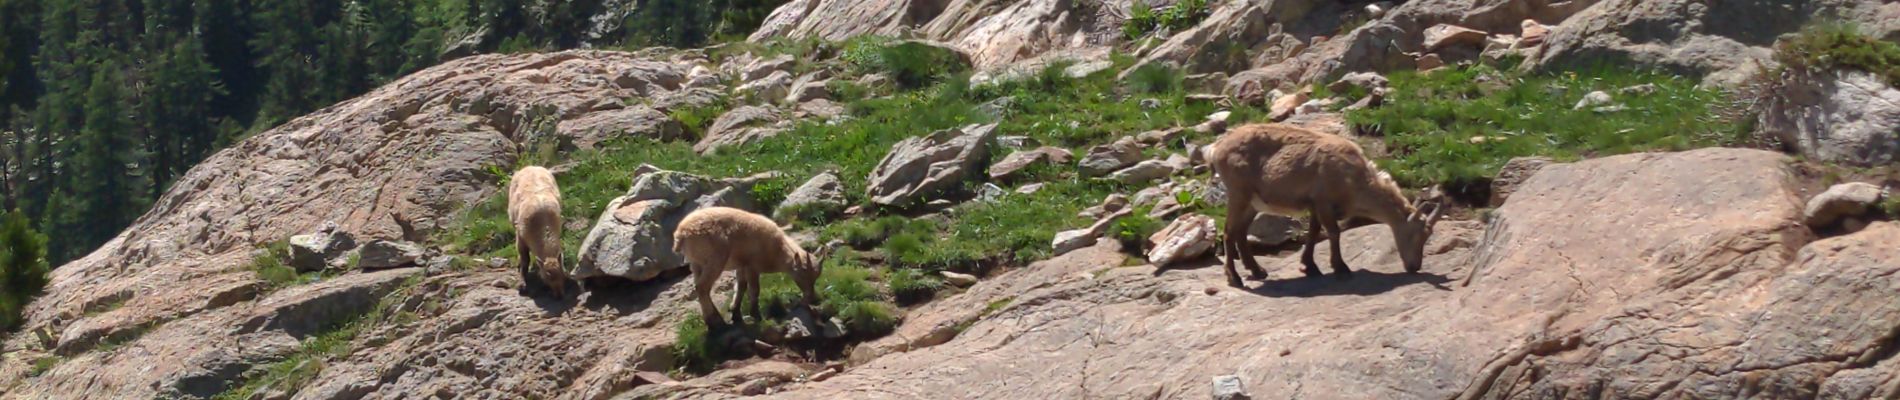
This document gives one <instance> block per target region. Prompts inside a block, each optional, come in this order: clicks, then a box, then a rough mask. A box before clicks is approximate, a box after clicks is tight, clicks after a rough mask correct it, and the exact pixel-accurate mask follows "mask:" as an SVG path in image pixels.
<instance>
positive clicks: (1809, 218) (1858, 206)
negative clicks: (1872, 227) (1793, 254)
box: [1801, 182, 1886, 229]
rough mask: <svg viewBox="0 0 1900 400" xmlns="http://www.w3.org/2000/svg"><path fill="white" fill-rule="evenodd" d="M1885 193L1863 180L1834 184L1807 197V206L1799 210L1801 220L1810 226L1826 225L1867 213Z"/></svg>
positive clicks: (1819, 227)
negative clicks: (1811, 196) (1819, 192)
mask: <svg viewBox="0 0 1900 400" xmlns="http://www.w3.org/2000/svg"><path fill="white" fill-rule="evenodd" d="M1885 195H1886V194H1885V191H1884V190H1882V189H1881V188H1880V187H1879V186H1874V185H1873V184H1870V183H1865V182H1849V183H1842V184H1838V185H1834V186H1833V187H1829V188H1827V191H1825V192H1821V194H1817V195H1814V198H1811V199H1808V206H1807V207H1806V208H1804V209H1803V210H1802V212H1801V215H1802V217H1801V220H1802V222H1803V223H1805V224H1807V225H1808V227H1810V228H1814V229H1821V228H1823V227H1828V226H1831V225H1834V223H1836V222H1840V221H1841V220H1843V219H1847V218H1852V217H1859V216H1861V215H1865V214H1867V211H1868V210H1871V209H1873V208H1874V205H1875V204H1879V203H1880V199H1881V197H1883V196H1885Z"/></svg>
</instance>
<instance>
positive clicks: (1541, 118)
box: [1346, 65, 1747, 187]
mask: <svg viewBox="0 0 1900 400" xmlns="http://www.w3.org/2000/svg"><path fill="white" fill-rule="evenodd" d="M1481 76H1482V77H1487V78H1488V79H1498V80H1502V81H1504V82H1505V83H1506V85H1504V86H1502V87H1493V88H1491V89H1486V88H1484V87H1482V85H1480V84H1478V83H1476V82H1477V81H1478V80H1479V79H1480V77H1481ZM1389 78H1390V79H1391V82H1392V90H1391V95H1390V96H1388V99H1387V100H1386V102H1385V104H1386V105H1385V106H1383V107H1379V108H1374V109H1368V110H1360V111H1354V112H1350V113H1348V114H1347V120H1348V121H1349V122H1351V123H1352V124H1354V125H1356V126H1361V127H1371V128H1373V129H1375V130H1377V131H1381V132H1383V133H1384V134H1385V142H1386V145H1387V146H1388V147H1389V149H1390V151H1391V153H1392V154H1391V158H1389V159H1383V160H1379V162H1380V165H1381V166H1382V167H1384V168H1386V170H1387V171H1390V172H1391V173H1392V175H1393V177H1394V178H1397V179H1398V180H1399V181H1400V183H1401V184H1403V185H1405V186H1408V187H1421V186H1426V185H1429V184H1435V183H1472V182H1484V181H1487V180H1488V179H1489V178H1490V177H1492V176H1493V175H1495V174H1496V172H1497V170H1498V168H1499V167H1500V166H1502V165H1503V164H1504V162H1505V161H1508V160H1510V159H1511V158H1512V157H1520V156H1531V155H1544V156H1551V157H1554V158H1557V159H1560V160H1571V159H1578V158H1585V157H1596V156H1603V155H1612V154H1621V153H1630V152H1640V151H1652V150H1682V149H1689V148H1696V147H1707V146H1716V145H1723V144H1732V143H1740V142H1742V141H1743V140H1745V139H1746V137H1747V132H1746V129H1745V128H1744V125H1745V124H1744V123H1743V122H1742V121H1739V120H1738V119H1736V118H1728V117H1724V116H1723V115H1724V114H1723V111H1724V110H1725V107H1727V104H1728V102H1729V101H1730V96H1729V95H1728V94H1727V93H1724V92H1721V91H1718V90H1714V89H1705V88H1698V87H1697V85H1696V82H1695V81H1692V80H1688V79H1684V78H1681V77H1677V76H1673V75H1670V74H1667V73H1661V72H1649V71H1630V70H1627V69H1613V68H1602V69H1592V70H1586V71H1583V72H1563V73H1551V74H1537V75H1518V74H1516V73H1512V72H1506V71H1502V70H1499V69H1497V68H1493V67H1491V66H1487V65H1477V66H1469V67H1458V68H1446V69H1441V70H1439V71H1435V72H1433V73H1428V74H1420V73H1415V72H1400V73H1396V74H1392V75H1391V76H1390V77H1389ZM1640 84H1654V85H1656V87H1657V89H1658V90H1657V91H1656V92H1655V93H1653V94H1649V95H1635V94H1618V93H1617V90H1618V89H1620V88H1625V87H1630V86H1636V85H1640ZM1599 90H1600V91H1604V92H1607V93H1611V94H1612V95H1613V96H1614V97H1615V103H1616V104H1619V105H1622V106H1624V107H1626V109H1625V110H1623V111H1617V112H1605V113H1599V112H1594V111H1592V110H1589V109H1585V110H1572V109H1571V108H1572V106H1574V105H1575V104H1576V103H1577V101H1578V100H1580V99H1581V98H1582V97H1583V96H1584V95H1585V94H1587V93H1590V92H1592V91H1599ZM1353 100H1357V99H1354V98H1350V96H1348V98H1347V101H1346V103H1351V102H1352V101H1353ZM1474 137H1483V138H1484V139H1483V142H1474V141H1473V139H1472V138H1474Z"/></svg>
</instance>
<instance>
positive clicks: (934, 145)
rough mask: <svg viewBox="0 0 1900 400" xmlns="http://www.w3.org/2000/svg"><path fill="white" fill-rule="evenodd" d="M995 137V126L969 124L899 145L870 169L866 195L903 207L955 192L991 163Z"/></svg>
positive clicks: (881, 201) (892, 147)
mask: <svg viewBox="0 0 1900 400" xmlns="http://www.w3.org/2000/svg"><path fill="white" fill-rule="evenodd" d="M995 134H996V124H989V125H966V126H964V127H962V128H958V129H946V130H942V131H937V132H934V133H931V134H929V135H926V136H920V137H913V138H910V139H904V141H901V142H897V144H896V145H893V146H891V151H890V153H889V154H887V155H885V156H884V160H883V161H880V162H878V164H877V167H876V168H874V169H872V170H871V176H870V180H869V181H868V182H869V187H867V188H865V192H866V193H865V194H866V195H867V196H869V197H870V198H871V201H872V202H874V203H877V204H879V205H884V206H902V205H909V204H912V203H915V202H919V201H920V200H925V199H926V198H927V197H928V196H934V195H937V194H939V193H942V192H943V191H945V190H949V189H954V188H956V187H958V186H960V185H962V184H963V181H964V180H965V179H969V178H970V177H972V176H974V174H976V173H978V172H976V171H981V168H983V165H984V164H987V163H988V162H989V159H990V142H992V141H994V138H995Z"/></svg>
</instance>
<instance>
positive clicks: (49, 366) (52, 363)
mask: <svg viewBox="0 0 1900 400" xmlns="http://www.w3.org/2000/svg"><path fill="white" fill-rule="evenodd" d="M61 361H66V358H65V357H60V356H46V357H40V358H39V359H37V360H33V369H29V370H27V371H26V376H28V377H38V376H40V375H46V372H47V371H52V370H53V367H57V366H59V363H60V362H61Z"/></svg>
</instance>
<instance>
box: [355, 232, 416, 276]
mask: <svg viewBox="0 0 1900 400" xmlns="http://www.w3.org/2000/svg"><path fill="white" fill-rule="evenodd" d="M423 253H424V250H423V248H422V245H418V244H415V243H409V242H404V241H395V240H382V239H377V240H371V241H369V243H365V244H363V250H362V252H361V258H360V259H358V260H357V264H356V266H357V268H361V269H364V270H379V269H389V268H396V267H407V266H412V265H416V261H417V260H421V259H422V256H423Z"/></svg>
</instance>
